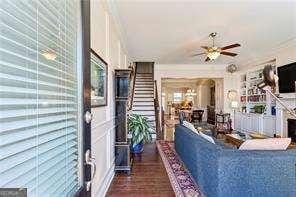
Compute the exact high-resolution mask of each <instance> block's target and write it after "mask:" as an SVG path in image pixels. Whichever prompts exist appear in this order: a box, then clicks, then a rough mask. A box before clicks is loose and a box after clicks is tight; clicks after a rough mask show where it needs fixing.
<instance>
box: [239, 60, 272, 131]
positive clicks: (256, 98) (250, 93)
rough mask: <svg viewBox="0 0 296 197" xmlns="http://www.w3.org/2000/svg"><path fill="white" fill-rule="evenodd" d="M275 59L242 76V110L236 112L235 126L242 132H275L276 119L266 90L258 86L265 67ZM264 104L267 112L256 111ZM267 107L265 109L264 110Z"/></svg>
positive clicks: (263, 106)
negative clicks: (272, 113)
mask: <svg viewBox="0 0 296 197" xmlns="http://www.w3.org/2000/svg"><path fill="white" fill-rule="evenodd" d="M275 63H276V62H275V60H274V61H273V62H272V61H269V62H268V63H265V64H261V65H258V66H256V68H255V69H252V70H248V71H247V72H246V73H244V74H242V75H241V77H240V106H241V110H239V111H240V112H236V113H235V117H234V128H235V130H237V131H242V132H259V133H262V134H265V135H268V136H271V137H272V136H273V134H274V133H275V129H276V126H275V119H276V117H275V116H273V115H271V106H272V105H275V103H274V104H272V105H268V104H267V102H266V93H265V91H263V90H261V89H259V88H257V84H258V83H260V82H261V81H263V73H262V72H263V68H264V66H265V65H267V64H268V65H272V66H274V70H276V66H275V65H276V64H275ZM258 106H262V108H263V109H262V110H263V111H264V112H265V113H255V109H254V108H257V107H258ZM264 108H265V110H264Z"/></svg>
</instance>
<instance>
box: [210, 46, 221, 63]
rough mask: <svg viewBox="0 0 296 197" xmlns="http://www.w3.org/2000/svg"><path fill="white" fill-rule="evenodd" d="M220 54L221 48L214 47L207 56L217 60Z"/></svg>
mask: <svg viewBox="0 0 296 197" xmlns="http://www.w3.org/2000/svg"><path fill="white" fill-rule="evenodd" d="M219 56H220V50H219V48H218V47H212V48H210V49H209V50H208V51H207V57H208V58H210V60H215V59H217V58H218V57H219Z"/></svg>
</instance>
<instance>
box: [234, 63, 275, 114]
mask: <svg viewBox="0 0 296 197" xmlns="http://www.w3.org/2000/svg"><path fill="white" fill-rule="evenodd" d="M269 64H271V65H273V66H274V70H276V69H275V68H276V67H275V61H274V63H269ZM264 66H265V65H261V66H257V67H256V69H253V70H249V71H247V72H246V73H244V74H242V75H241V77H240V83H241V84H240V105H241V107H242V108H241V111H246V112H254V108H256V107H258V105H259V107H263V108H264V107H265V106H266V93H265V91H264V90H261V89H259V88H258V87H257V84H258V83H260V81H263V68H264Z"/></svg>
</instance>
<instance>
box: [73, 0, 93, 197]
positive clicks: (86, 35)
mask: <svg viewBox="0 0 296 197" xmlns="http://www.w3.org/2000/svg"><path fill="white" fill-rule="evenodd" d="M80 26H81V31H80V32H81V50H80V51H81V65H82V69H81V71H82V73H81V76H82V79H81V80H82V84H81V87H82V91H81V92H82V103H81V105H82V110H81V112H82V117H81V120H82V130H83V131H82V141H81V142H82V149H83V151H82V152H83V154H82V157H83V158H82V161H83V162H82V171H83V177H82V178H83V182H84V184H82V187H81V188H80V190H79V192H78V193H77V196H81V197H88V196H91V183H92V179H93V176H94V174H95V171H96V166H95V162H94V158H92V156H91V120H92V114H91V84H90V83H91V82H90V1H89V0H81V24H80Z"/></svg>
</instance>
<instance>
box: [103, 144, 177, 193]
mask: <svg viewBox="0 0 296 197" xmlns="http://www.w3.org/2000/svg"><path fill="white" fill-rule="evenodd" d="M107 196H120V197H121V196H128V197H132V196H137V197H138V196H149V197H150V196H161V197H165V196H175V195H174V191H173V189H172V186H171V184H170V181H169V178H168V176H167V173H166V170H165V167H164V165H163V163H162V160H161V157H160V155H159V154H158V151H157V147H156V145H155V143H152V144H147V145H145V147H144V152H143V153H142V157H141V158H140V157H136V158H135V160H134V163H133V168H132V173H131V175H130V176H128V175H127V174H126V173H117V174H115V177H114V179H113V181H112V183H111V186H110V188H109V190H108V192H107Z"/></svg>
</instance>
